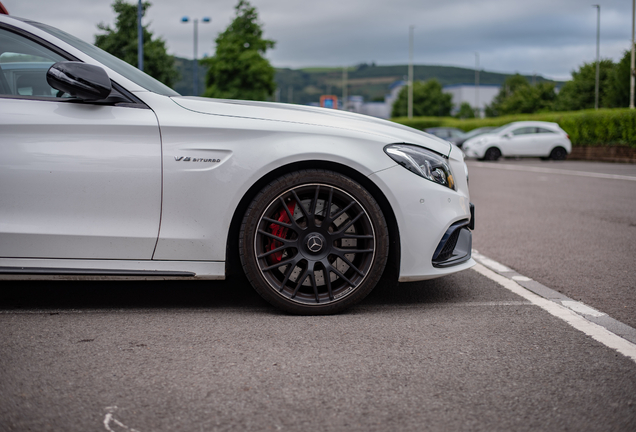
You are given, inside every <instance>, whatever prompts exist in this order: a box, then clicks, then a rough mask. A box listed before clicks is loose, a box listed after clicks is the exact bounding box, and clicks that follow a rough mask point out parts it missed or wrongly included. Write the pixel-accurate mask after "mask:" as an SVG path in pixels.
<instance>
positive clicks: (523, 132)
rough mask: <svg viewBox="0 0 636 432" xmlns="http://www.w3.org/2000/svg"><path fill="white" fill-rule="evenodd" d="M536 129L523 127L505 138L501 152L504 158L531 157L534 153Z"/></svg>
mask: <svg viewBox="0 0 636 432" xmlns="http://www.w3.org/2000/svg"><path fill="white" fill-rule="evenodd" d="M535 131H536V127H534V126H532V127H521V128H517V129H514V130H513V131H512V132H511V133H509V134H507V136H508V138H505V137H504V138H503V140H502V146H501V147H502V149H501V152H502V154H503V155H504V156H531V155H532V154H533V152H534V149H533V147H534V140H535V137H536V133H535Z"/></svg>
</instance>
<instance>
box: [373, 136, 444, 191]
mask: <svg viewBox="0 0 636 432" xmlns="http://www.w3.org/2000/svg"><path fill="white" fill-rule="evenodd" d="M384 151H385V152H386V154H387V155H389V157H390V158H391V159H393V160H394V161H395V162H397V163H399V164H400V165H402V166H403V167H404V168H406V169H407V170H409V171H411V172H413V173H415V174H417V175H418V176H420V177H424V178H425V179H427V180H430V181H432V182H435V183H438V184H441V185H443V186H446V187H448V188H451V189H455V181H454V180H453V174H452V172H451V169H450V167H449V166H448V164H447V163H446V159H444V157H443V156H440V155H438V154H437V153H434V152H432V151H430V150H426V149H425V148H422V147H418V146H416V145H410V144H391V145H388V146H386V147H384Z"/></svg>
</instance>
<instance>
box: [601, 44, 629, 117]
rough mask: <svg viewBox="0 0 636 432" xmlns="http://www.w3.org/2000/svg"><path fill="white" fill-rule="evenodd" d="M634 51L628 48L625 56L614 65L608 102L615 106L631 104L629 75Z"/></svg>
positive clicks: (623, 106)
mask: <svg viewBox="0 0 636 432" xmlns="http://www.w3.org/2000/svg"><path fill="white" fill-rule="evenodd" d="M631 61H632V52H631V51H630V50H626V51H625V53H624V54H623V58H622V59H621V60H620V61H619V62H618V63H616V64H615V65H614V69H613V70H612V72H611V73H610V79H609V89H608V92H607V93H608V94H607V102H608V104H609V106H611V107H613V108H625V107H628V106H629V86H630V84H629V76H630V70H631Z"/></svg>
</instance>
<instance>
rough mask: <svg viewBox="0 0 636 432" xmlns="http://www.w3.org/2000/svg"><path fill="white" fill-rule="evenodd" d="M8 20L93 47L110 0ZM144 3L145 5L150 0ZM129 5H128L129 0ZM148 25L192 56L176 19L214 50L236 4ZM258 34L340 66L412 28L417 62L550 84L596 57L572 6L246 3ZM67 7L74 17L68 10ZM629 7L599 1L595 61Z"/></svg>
mask: <svg viewBox="0 0 636 432" xmlns="http://www.w3.org/2000/svg"><path fill="white" fill-rule="evenodd" d="M2 1H3V3H4V4H5V6H6V7H7V8H8V9H9V12H11V13H12V14H14V15H18V16H23V17H26V18H32V19H34V20H36V21H42V22H45V23H47V24H51V25H53V26H55V27H59V28H61V29H63V30H66V31H68V32H69V33H72V34H75V35H77V36H79V37H81V38H83V39H85V40H87V41H90V42H93V41H94V35H95V33H97V27H96V26H97V24H98V23H99V22H104V23H112V22H114V18H115V16H114V13H113V12H112V10H111V8H110V3H111V2H110V1H108V0H106V1H105V0H58V1H55V2H52V1H50V0H29V1H25V0H2ZM151 2H152V0H151ZM131 3H132V1H131ZM152 3H153V5H152V6H151V8H150V10H149V12H148V16H147V17H146V18H145V21H144V22H146V23H148V22H150V23H151V30H152V31H153V32H154V33H155V35H158V36H161V37H162V38H163V39H165V41H166V42H167V45H168V48H169V51H170V52H171V53H172V54H176V55H179V56H182V57H187V58H192V56H193V26H192V23H188V24H183V23H181V21H180V19H181V17H182V16H184V15H188V16H190V17H191V18H202V17H204V16H209V17H211V18H212V23H210V24H203V23H200V24H199V56H200V57H201V56H203V54H204V53H207V54H208V55H212V54H213V53H214V39H215V38H216V36H217V35H218V33H220V32H221V31H223V30H224V29H225V28H226V27H227V26H228V25H229V23H230V22H231V20H232V18H233V15H234V6H235V4H236V0H217V1H215V2H210V1H209V0H182V1H180V2H163V1H157V0H155V1H154V2H152ZM252 4H253V5H254V6H255V7H256V8H257V9H258V12H259V15H260V21H261V22H262V23H263V25H264V30H265V37H267V38H269V39H274V40H275V41H276V42H277V44H276V48H275V49H274V50H272V51H271V52H269V53H268V58H269V59H270V60H271V61H272V63H273V64H274V65H275V66H280V67H283V66H287V67H303V66H322V65H324V66H340V65H354V64H358V63H362V62H371V61H375V62H376V63H378V64H404V63H406V62H407V61H408V31H409V26H410V25H414V26H415V30H414V35H415V43H414V46H415V47H414V57H415V61H416V63H418V64H445V65H456V66H464V67H473V66H474V61H475V60H474V59H475V54H474V53H475V52H479V53H480V60H481V61H480V63H481V66H482V68H483V69H486V70H492V71H500V72H515V71H519V72H522V73H527V74H531V73H533V72H536V73H537V74H540V75H544V76H549V77H553V78H558V79H565V78H567V77H569V75H570V72H571V71H572V70H573V69H575V68H577V67H578V66H579V65H580V64H582V63H583V62H590V61H594V59H595V55H596V9H594V8H592V7H591V4H587V3H584V2H581V1H580V0H557V1H555V0H534V1H532V2H529V1H527V0H482V1H474V0H446V1H439V0H393V1H392V2H387V1H386V0H346V1H343V0H321V1H319V2H317V1H309V0H252ZM69 11H72V13H69ZM630 38H631V2H626V1H623V0H606V1H604V2H603V4H602V5H601V56H602V57H604V58H612V59H614V60H618V59H619V58H620V57H621V56H622V53H623V51H624V50H625V49H628V48H629V41H630Z"/></svg>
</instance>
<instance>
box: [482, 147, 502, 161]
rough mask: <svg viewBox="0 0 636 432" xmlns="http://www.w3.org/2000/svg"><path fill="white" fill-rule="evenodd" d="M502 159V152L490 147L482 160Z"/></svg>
mask: <svg viewBox="0 0 636 432" xmlns="http://www.w3.org/2000/svg"><path fill="white" fill-rule="evenodd" d="M500 157H501V151H500V150H499V149H498V148H497V147H490V148H489V149H488V150H486V153H484V157H483V159H482V160H486V161H496V160H498V159H499V158H500Z"/></svg>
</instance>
